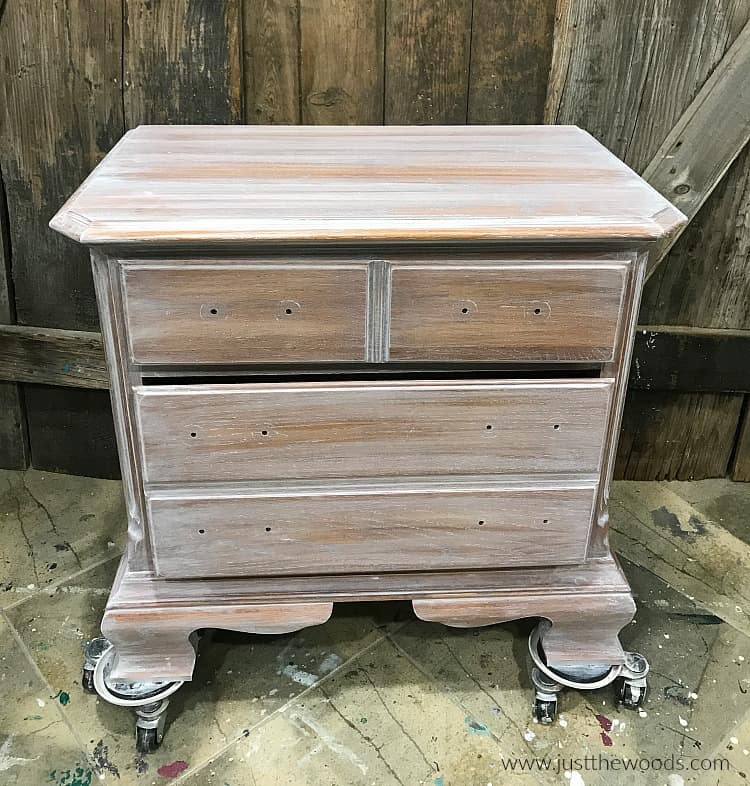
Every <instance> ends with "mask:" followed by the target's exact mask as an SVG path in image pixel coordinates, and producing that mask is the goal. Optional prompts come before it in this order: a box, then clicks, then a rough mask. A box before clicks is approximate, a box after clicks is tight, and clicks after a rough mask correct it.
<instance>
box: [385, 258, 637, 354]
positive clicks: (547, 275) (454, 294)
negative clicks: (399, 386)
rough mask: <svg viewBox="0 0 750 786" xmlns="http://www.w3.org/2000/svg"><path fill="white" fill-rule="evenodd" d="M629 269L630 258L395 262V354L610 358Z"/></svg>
mask: <svg viewBox="0 0 750 786" xmlns="http://www.w3.org/2000/svg"><path fill="white" fill-rule="evenodd" d="M626 272H627V267H626V265H623V264H612V265H602V266H594V265H590V264H589V265H580V266H577V265H565V264H561V263H549V264H537V265H535V264H531V263H529V264H524V265H518V266H515V265H512V264H511V265H503V266H495V267H489V266H462V265H455V266H444V267H436V266H427V265H424V266H422V265H398V266H395V267H394V268H393V274H392V275H393V284H392V294H391V314H390V359H391V360H396V361H398V360H409V361H418V360H425V361H446V360H449V361H461V360H484V361H525V360H526V361H595V362H606V361H609V360H611V359H612V358H613V354H614V347H615V342H616V339H617V325H618V319H619V313H620V308H621V302H622V297H623V291H624V288H625V280H626Z"/></svg>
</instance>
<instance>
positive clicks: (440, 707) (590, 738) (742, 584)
mask: <svg viewBox="0 0 750 786" xmlns="http://www.w3.org/2000/svg"><path fill="white" fill-rule="evenodd" d="M748 505H750V484H748V485H740V484H732V483H730V482H727V481H704V482H700V483H619V484H616V485H615V489H614V499H613V504H612V518H613V522H614V529H615V532H614V534H613V541H614V543H615V546H616V548H617V550H618V551H619V553H620V555H621V557H622V561H623V564H624V567H625V570H626V572H627V574H628V576H629V578H630V581H631V583H632V586H633V588H634V590H635V592H636V594H637V596H638V606H639V610H638V616H637V618H636V621H635V622H634V623H633V624H632V625H630V626H629V627H628V628H627V630H626V631H625V632H624V634H623V640H624V643H625V645H626V647H627V648H629V649H635V650H639V651H641V652H643V653H644V654H645V655H646V656H647V657H648V658H649V660H650V661H651V666H652V672H651V673H652V678H651V683H650V684H651V692H650V696H649V698H648V700H647V702H646V705H645V707H644V709H643V710H642V711H641V712H640V713H636V712H628V711H625V710H620V709H618V708H617V707H616V706H615V705H614V703H613V701H612V694H611V692H610V690H609V689H605V690H601V691H597V692H589V693H574V692H568V693H566V694H564V696H563V698H562V700H561V714H560V717H559V720H558V722H557V723H556V724H555V725H553V726H551V727H542V726H540V725H538V724H534V723H532V722H531V717H530V705H531V690H530V687H529V684H528V680H527V676H526V666H525V655H524V648H525V636H526V634H527V633H528V631H529V629H530V623H528V622H524V623H516V624H510V625H503V626H496V627H492V628H484V629H481V630H473V631H472V630H468V631H467V630H451V629H447V628H443V627H441V626H439V625H434V624H428V623H423V622H420V621H418V620H416V619H415V618H414V616H413V614H412V613H411V609H410V606H409V605H408V604H399V603H393V604H385V603H384V604H380V603H377V604H346V605H341V606H337V607H336V610H335V613H334V616H333V618H332V619H331V620H330V621H329V622H328V623H326V624H325V625H322V626H320V627H317V628H310V629H307V630H305V631H302V632H300V633H298V634H292V635H287V636H277V637H261V636H250V635H239V634H233V633H224V632H217V633H215V634H214V635H213V637H212V638H210V639H208V640H205V641H203V642H202V644H201V650H200V654H199V659H198V666H197V670H196V674H195V679H194V680H193V682H192V683H191V684H189V685H187V686H185V687H184V688H183V689H182V690H181V691H180V692H179V693H178V694H177V695H176V697H175V699H174V701H173V703H172V706H171V707H170V713H169V725H168V729H167V734H166V737H165V740H164V744H163V746H162V747H161V748H160V749H159V751H157V752H156V753H154V754H152V755H149V756H147V757H145V758H138V757H136V756H135V755H134V743H133V719H132V715H131V714H130V713H129V712H128V711H127V710H123V709H120V708H117V707H112V706H110V705H108V704H105V703H104V702H102V701H100V700H98V699H97V697H95V696H90V695H87V694H84V693H83V692H82V691H81V689H80V668H81V644H82V642H83V641H84V640H85V639H87V638H89V637H92V636H94V635H96V634H97V632H98V631H97V629H98V623H99V620H100V617H101V614H102V610H103V608H104V604H105V601H106V598H107V593H108V590H109V587H110V585H111V582H112V579H113V576H114V572H115V568H116V565H117V561H118V558H119V556H120V554H121V550H122V547H123V540H124V538H123V535H124V512H123V503H122V496H121V488H120V484H119V483H116V482H112V481H102V480H91V479H87V478H75V477H69V476H64V475H53V474H45V473H40V472H36V471H29V472H26V473H13V472H2V473H0V522H2V524H1V526H2V533H3V541H2V542H3V548H2V553H1V554H0V565H1V567H0V606H2V608H3V612H2V617H1V618H0V697H2V701H1V702H0V784H2V785H3V786H5V784H9V785H10V784H23V785H24V786H38V785H39V784H47V783H49V784H56V785H58V786H87V785H88V784H94V783H99V782H102V781H104V782H117V783H121V784H131V783H140V784H162V783H164V784H166V783H173V784H177V783H179V784H186V786H188V785H189V786H199V785H200V786H203V784H216V786H243V785H244V784H250V785H252V786H277V785H280V784H294V786H334V785H336V786H359V785H360V784H361V785H362V786H370V784H373V785H374V786H390V784H401V786H407V785H408V786H412V784H413V785H414V786H416V785H417V784H427V785H428V786H488V785H490V784H494V786H499V784H505V783H511V784H519V785H524V786H525V784H548V783H549V784H553V783H554V784H570V786H581V784H586V785H587V786H593V785H594V784H629V786H632V784H634V783H636V784H641V783H644V784H651V783H653V784H666V785H667V786H680V785H681V784H683V783H697V784H703V783H705V784H718V783H721V784H722V786H724V785H725V784H727V785H729V784H746V783H747V781H748V774H749V773H750V754H749V753H748V749H750V638H749V637H750V545H748V544H750V515H748ZM518 757H521V758H523V759H525V760H526V761H528V762H532V761H533V760H540V762H541V766H544V763H543V758H544V757H547V758H548V759H549V760H550V763H549V767H550V769H549V770H548V771H539V770H535V771H534V772H533V773H529V772H526V773H519V772H517V773H515V774H513V775H511V774H509V771H508V770H507V769H506V768H507V767H510V766H511V762H512V760H513V759H514V758H518ZM585 757H590V758H589V759H588V761H587V760H586V759H585ZM671 757H673V758H671ZM571 759H578V761H571ZM623 759H630V760H631V761H632V760H635V759H637V760H638V767H639V771H638V774H634V773H633V771H632V770H627V771H623V770H622V769H620V770H617V771H612V767H615V766H620V767H624V766H625V765H623V764H620V765H618V764H616V763H615V762H616V761H620V760H623ZM652 759H655V760H656V761H655V765H656V766H659V761H661V762H662V764H661V769H660V770H658V771H654V770H648V771H643V769H642V768H645V767H647V766H650V764H649V762H650V761H651V760H652ZM677 759H680V760H681V762H682V763H683V766H684V767H685V769H681V770H675V769H670V768H669V767H670V764H671V763H672V762H673V761H674V760H677ZM714 759H718V760H723V761H725V762H727V764H724V765H723V766H724V767H725V768H726V767H730V768H731V769H730V770H729V771H727V770H726V769H725V770H724V771H723V772H722V771H720V770H718V769H717V770H714V771H709V772H702V773H700V772H694V771H691V770H690V769H689V767H691V766H693V765H695V766H701V760H714ZM645 760H648V761H645ZM607 764H609V765H610V770H609V771H607V770H606V769H604V768H605V767H606V766H607ZM526 766H529V765H528V764H527V765H526ZM558 766H559V770H558ZM630 766H633V765H630ZM675 766H679V765H678V764H677V765H675Z"/></svg>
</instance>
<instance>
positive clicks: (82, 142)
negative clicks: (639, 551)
mask: <svg viewBox="0 0 750 786" xmlns="http://www.w3.org/2000/svg"><path fill="white" fill-rule="evenodd" d="M717 3H718V7H715V6H717ZM38 5H39V4H38V3H36V2H34V0H14V2H13V3H10V4H9V5H8V7H7V9H6V13H5V15H4V19H3V22H2V26H1V27H2V29H0V48H2V50H3V51H4V53H7V55H8V56H7V58H6V59H5V61H4V62H3V63H0V69H2V68H3V67H4V66H5V65H6V63H7V65H8V70H7V72H6V74H3V75H2V80H0V81H2V84H0V91H2V92H1V93H0V99H2V100H1V101H0V103H3V106H2V107H0V121H2V126H0V127H2V128H3V129H6V128H7V129H8V130H7V132H6V131H5V130H4V131H2V132H0V133H1V134H2V136H1V137H0V163H1V164H2V166H3V171H4V172H6V173H7V172H11V174H12V180H13V182H12V184H11V191H12V193H13V198H12V200H11V205H10V208H11V223H12V226H11V233H12V237H13V238H14V240H16V238H17V239H18V240H19V241H20V246H19V249H18V253H17V254H15V256H14V274H15V275H16V278H17V281H18V283H19V287H18V292H17V297H18V305H19V314H20V319H19V321H20V322H21V323H26V324H31V325H38V324H41V325H51V326H53V327H57V328H71V329H75V330H83V331H92V330H95V329H96V323H97V320H96V314H95V307H94V301H93V295H92V291H91V284H90V274H89V266H88V260H87V258H85V255H84V254H82V253H81V252H80V251H79V250H78V249H76V248H75V247H74V246H73V245H69V244H68V243H66V242H65V241H64V240H63V239H62V238H58V237H57V236H56V235H55V234H54V233H52V232H51V231H50V230H48V229H47V226H46V222H47V219H48V218H49V216H50V215H51V213H52V212H54V209H56V208H57V207H59V205H60V204H61V203H62V201H64V198H65V197H67V196H68V195H69V194H70V193H71V192H72V191H73V190H74V188H75V187H76V186H77V185H78V183H79V182H80V180H81V179H82V178H83V176H84V175H85V174H87V173H88V171H90V169H91V168H93V166H94V165H95V164H96V163H97V161H98V160H100V158H101V157H102V156H103V155H104V153H106V151H107V150H108V149H109V147H111V145H112V144H113V143H114V141H116V139H117V138H118V137H119V136H120V135H121V134H122V132H123V131H124V130H125V129H126V128H128V127H132V126H133V125H137V124H138V123H140V122H178V123H179V122H218V123H235V122H243V121H244V122H252V123H256V122H267V123H280V122H281V123H298V122H302V121H304V122H310V123H320V122H330V123H349V122H369V123H381V122H405V123H414V122H429V123H447V122H459V123H461V122H466V121H468V122H471V123H491V122H495V123H505V122H519V123H525V122H526V123H528V122H541V121H542V119H543V106H544V101H545V96H546V95H547V89H546V88H547V73H548V71H550V68H549V66H550V61H551V58H552V46H553V27H554V22H555V19H554V14H555V3H554V0H527V1H526V2H524V3H514V2H512V0H458V2H456V3H448V2H447V0H438V1H437V2H433V0H376V1H375V2H373V3H370V4H362V3H359V2H356V0H316V2H313V1H312V0H214V1H211V0H175V1H174V2H173V3H171V4H169V8H168V9H167V4H155V3H152V2H149V1H148V0H70V2H64V1H63V0H50V2H49V3H47V4H45V5H46V6H47V7H46V8H45V9H44V13H42V12H41V10H40V9H39V8H38ZM365 5H366V6H367V7H366V8H365ZM747 6H748V2H747V1H746V0H711V2H709V0H688V2H687V3H686V2H684V0H679V2H678V0H663V2H660V3H659V4H658V6H657V4H656V2H655V0H623V3H621V4H619V5H618V8H616V9H615V8H613V7H610V6H608V5H607V4H604V5H603V6H602V4H601V3H597V2H594V0H560V2H559V3H558V6H557V36H556V37H557V42H556V44H555V58H554V63H553V65H552V69H551V71H550V90H549V100H548V106H553V105H554V106H557V107H559V108H560V112H561V114H560V118H559V120H560V121H563V120H564V118H565V115H566V113H568V116H570V113H571V111H572V110H573V111H580V112H581V114H580V117H579V118H578V119H577V120H573V122H576V121H577V122H580V123H581V124H582V125H583V126H584V127H587V128H589V130H591V131H592V132H593V133H594V134H595V136H597V137H598V138H600V139H602V140H603V141H604V142H605V144H607V145H608V146H609V147H610V148H612V149H615V151H616V152H618V154H620V155H625V157H626V159H627V160H628V161H629V162H630V163H631V165H633V166H634V168H636V169H637V170H639V171H642V170H643V168H644V167H645V166H646V164H647V163H648V161H649V160H651V159H652V158H653V157H654V155H655V154H656V151H657V149H658V147H659V145H660V144H661V143H662V141H663V140H664V138H665V137H666V135H667V133H668V132H669V130H670V129H671V128H672V126H673V125H674V124H675V123H676V122H677V121H678V120H679V118H680V115H681V114H682V112H683V111H684V110H685V109H686V108H687V107H688V106H689V104H690V102H691V101H692V100H693V99H694V98H695V96H696V94H697V93H698V91H699V90H700V89H701V87H702V86H703V84H704V83H705V81H706V79H707V77H708V76H709V75H710V73H711V71H712V69H713V68H714V67H715V66H716V65H717V63H719V61H720V60H721V57H722V55H723V53H724V51H725V50H726V49H727V45H728V44H729V43H731V41H733V40H734V39H735V38H736V36H737V34H738V33H739V31H740V29H741V28H742V26H743V25H744V24H745V22H746V21H747V16H748V12H747ZM657 11H658V15H657ZM68 12H69V14H70V17H68V15H67V14H68ZM123 12H124V19H123ZM78 17H81V21H80V22H79V21H77V20H78ZM68 18H70V19H72V20H73V21H74V22H75V24H72V25H70V30H71V35H70V36H67V37H66V36H58V35H56V34H55V32H54V31H55V30H57V31H59V30H65V29H67V25H66V22H67V21H68ZM337 20H338V21H337ZM371 25H374V26H375V27H376V28H377V29H371V27H370V26H371ZM332 31H333V32H332ZM336 31H341V32H338V33H337V32H336ZM467 31H468V32H467ZM19 32H23V35H19ZM18 41H24V48H23V49H21V48H20V47H19V46H18V44H17V43H16V42H18ZM333 50H337V51H336V52H335V55H336V56H333V55H332V51H333ZM623 53H628V57H623V56H622V54H623ZM42 54H44V56H41V55H42ZM37 55H39V56H37ZM562 66H564V67H562ZM352 74H356V75H357V76H356V78H353V77H352V76H351V75H352ZM584 98H585V99H586V100H585V101H582V99H584ZM577 102H578V103H581V102H582V103H583V104H584V105H585V106H581V107H579V108H578V109H576V106H575V105H576V103H577ZM72 106H76V107H78V108H79V110H80V111H77V112H71V110H70V107H72ZM7 121H9V122H7ZM569 122H570V120H569ZM78 150H81V151H84V154H83V155H80V156H75V155H71V153H70V151H78ZM7 165H9V166H7ZM746 167H747V161H746V160H745V161H744V163H743V161H742V157H740V160H738V161H737V162H735V164H734V165H733V166H732V168H731V169H730V172H729V173H728V175H727V177H726V178H725V179H724V181H723V184H724V183H726V182H730V184H731V183H734V186H731V185H730V187H729V188H724V190H723V191H722V192H721V195H719V196H716V195H712V197H711V198H710V199H709V200H708V202H707V204H706V205H705V206H704V207H703V209H702V210H701V211H700V213H699V214H698V216H697V217H696V219H695V221H694V222H693V223H694V224H695V225H696V227H698V229H696V230H695V231H692V232H691V233H690V237H691V240H690V241H686V240H685V238H684V236H683V238H681V240H680V241H679V242H678V244H677V246H676V248H675V249H674V250H673V251H672V252H671V254H670V255H669V257H668V261H667V263H666V264H665V265H663V266H662V268H661V269H660V270H659V271H658V272H657V275H656V276H654V277H653V279H652V282H651V284H650V285H649V291H648V292H647V297H646V300H645V302H644V312H643V314H642V320H641V321H643V322H649V323H656V324H662V323H665V322H666V323H670V322H674V321H675V318H674V317H672V316H669V317H663V316H662V315H661V313H659V310H658V308H657V305H656V304H657V303H658V304H660V305H661V307H662V308H664V303H665V302H667V301H670V302H673V301H674V302H676V301H677V299H682V300H685V301H687V300H688V298H687V297H686V296H685V295H684V292H685V291H686V290H687V291H688V292H689V294H690V296H691V297H692V298H693V299H695V300H696V301H700V304H699V305H691V303H689V302H686V303H684V304H683V305H682V307H681V309H680V313H681V315H682V314H685V315H686V316H684V317H683V316H680V318H679V320H678V321H680V322H688V323H689V324H696V325H707V324H708V323H707V322H706V320H705V319H703V318H702V317H701V316H700V315H701V314H705V313H708V312H709V311H710V308H711V304H712V303H716V302H717V301H718V300H721V297H719V294H718V293H720V291H721V289H722V287H721V286H720V282H721V278H722V276H723V275H725V274H728V275H730V277H731V278H732V280H733V281H735V282H742V284H743V286H745V287H746V286H747V284H746V281H745V279H746V278H747V276H746V275H745V278H742V272H741V270H740V269H739V265H738V260H739V258H740V256H741V255H740V251H741V249H742V247H743V244H746V243H747V242H748V241H747V234H748V232H747V231H746V230H745V229H744V225H743V223H742V221H741V220H739V221H738V220H737V219H738V217H739V216H741V215H742V212H741V211H742V209H743V208H742V204H744V203H743V202H742V200H738V199H735V198H734V196H733V195H736V194H737V193H739V192H741V191H742V183H744V182H745V180H746V175H745V173H746ZM723 184H722V185H723ZM730 192H731V193H730ZM24 200H25V201H24ZM729 203H731V204H729ZM735 204H736V205H737V206H738V207H737V211H738V212H736V213H735V215H734V216H732V215H731V213H732V210H733V209H734V208H733V206H734V205H735ZM24 206H28V208H25V207H24ZM24 209H26V210H27V212H26V213H25V214H24V213H23V210H24ZM717 216H719V217H720V218H721V219H723V222H722V229H726V232H727V233H728V234H727V240H726V242H722V243H719V240H720V239H721V238H720V237H719V236H720V234H721V233H719V232H717V231H716V230H715V229H713V222H714V221H715V219H716V217H717ZM732 219H734V221H732ZM735 227H737V229H735ZM707 229H712V231H711V232H707V231H706V230H707ZM732 233H733V234H732ZM701 235H702V236H703V237H704V238H708V243H709V245H708V247H707V249H705V250H704V246H703V245H702V243H703V242H706V241H701V240H700V237H701ZM709 252H710V253H709ZM714 252H716V253H718V267H719V270H717V271H714V270H712V266H714V265H715V264H716V260H715V259H713V258H712V254H713V253H714ZM686 272H687V275H688V277H689V282H690V285H689V286H688V287H686V286H684V285H681V283H682V282H681V279H682V278H684V276H685V275H686ZM657 279H658V282H659V283H658V284H657V283H656V281H657ZM654 292H655V293H656V294H654V295H652V294H651V293H654ZM678 292H679V293H680V294H679V295H678V294H677V293H678ZM666 310H667V311H669V310H672V311H674V308H673V307H670V308H667V309H666ZM720 310H721V311H722V313H723V317H722V319H721V325H720V326H721V327H737V328H739V327H746V326H747V325H746V323H745V322H744V321H738V320H737V319H736V318H735V316H733V314H735V313H736V309H735V311H732V310H731V309H726V308H723V309H722V308H721V307H720ZM42 317H44V318H42ZM712 324H713V323H711V324H708V326H711V325H712ZM81 392H82V391H77V390H75V389H69V390H67V391H58V393H59V395H58V398H57V402H58V406H59V409H60V413H61V414H60V417H61V418H62V416H63V415H62V413H63V412H64V411H65V409H66V408H70V410H71V412H74V411H81V406H79V404H80V402H78V403H75V402H74V401H73V398H75V397H76V396H78V395H79V394H81ZM53 393H54V391H53V389H51V388H50V389H49V392H48V395H49V396H50V397H51V396H53ZM637 395H639V394H638V392H637V391H636V392H635V396H637ZM678 395H687V396H692V395H693V394H676V393H670V394H666V395H665V394H659V396H658V400H659V402H660V404H659V407H658V408H659V409H661V410H663V412H666V413H668V412H670V411H672V410H674V413H675V417H677V416H678V413H679V412H680V406H679V405H678V404H677V402H676V400H675V399H674V397H675V396H678ZM37 398H38V397H37ZM631 398H632V397H631ZM727 401H731V399H727ZM631 403H632V402H631ZM86 405H87V406H95V407H99V408H100V409H101V410H102V411H105V410H108V407H109V403H108V400H107V398H106V394H105V393H104V392H101V394H100V398H99V403H98V404H96V405H95V404H94V403H93V399H90V398H89V399H87V402H86ZM46 409H47V412H46V414H45V416H44V421H45V423H47V424H50V422H51V420H52V419H53V418H54V413H51V411H50V408H49V407H46ZM713 410H714V408H713V407H708V406H707V407H706V410H705V411H703V410H702V409H701V408H700V407H699V408H698V410H697V412H696V417H697V419H698V420H701V421H709V420H711V419H712V418H715V417H716V416H715V414H713ZM29 418H30V422H33V420H34V412H33V411H31V410H30V412H29ZM722 423H723V426H722V428H723V431H722V433H721V438H722V439H723V440H725V441H729V442H731V441H732V439H733V437H734V433H733V432H732V431H731V428H730V424H729V423H728V422H726V421H725V420H723V421H722ZM735 425H736V424H735ZM646 433H647V432H646V431H644V430H642V431H641V434H646ZM701 433H703V432H702V429H701V428H698V429H697V430H696V440H700V439H701V436H700V434H701ZM688 443H690V440H689V439H688ZM37 444H38V441H37ZM690 444H691V449H692V443H690ZM66 449H67V448H66V445H65V443H64V442H63V443H61V444H60V445H59V446H58V450H60V451H64V450H66ZM639 449H640V450H642V451H648V450H650V451H652V453H653V454H654V455H655V458H656V460H657V461H658V457H659V455H661V454H662V453H663V452H664V451H666V452H667V453H668V452H669V451H670V448H669V447H668V446H666V445H661V444H654V445H650V446H645V445H642V446H641V448H639ZM672 458H673V457H672ZM60 463H64V462H58V465H59V464H60ZM667 463H671V465H674V462H673V461H672V459H671V458H669V457H668V461H667ZM715 464H716V462H715V461H714V460H713V458H712V457H710V456H706V466H709V465H710V466H711V467H714V466H715ZM700 465H701V451H700V450H698V453H697V457H696V461H695V467H696V471H697V474H699V475H700V474H701V470H700ZM71 469H75V468H74V467H73V466H71Z"/></svg>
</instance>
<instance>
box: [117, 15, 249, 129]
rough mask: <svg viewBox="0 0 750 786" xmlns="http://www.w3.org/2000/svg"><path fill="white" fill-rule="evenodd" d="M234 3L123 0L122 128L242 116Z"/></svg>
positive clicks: (236, 119) (230, 119)
mask: <svg viewBox="0 0 750 786" xmlns="http://www.w3.org/2000/svg"><path fill="white" fill-rule="evenodd" d="M239 3H240V0H173V2H170V3H154V2H151V0H124V6H123V9H124V32H125V35H124V39H123V47H124V49H123V71H124V78H125V84H124V86H123V94H122V101H123V107H124V112H125V125H126V127H127V128H133V127H135V126H137V125H140V124H141V123H186V122H192V123H237V122H239V121H240V120H241V119H242V84H241V70H242V64H241V58H240V41H239V18H240V17H239V13H240V9H239Z"/></svg>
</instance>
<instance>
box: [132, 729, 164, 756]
mask: <svg viewBox="0 0 750 786" xmlns="http://www.w3.org/2000/svg"><path fill="white" fill-rule="evenodd" d="M158 747H159V740H158V739H157V736H156V729H142V728H141V727H140V726H136V727H135V749H136V751H138V753H153V752H154V751H155V750H156V749H157V748H158Z"/></svg>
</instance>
